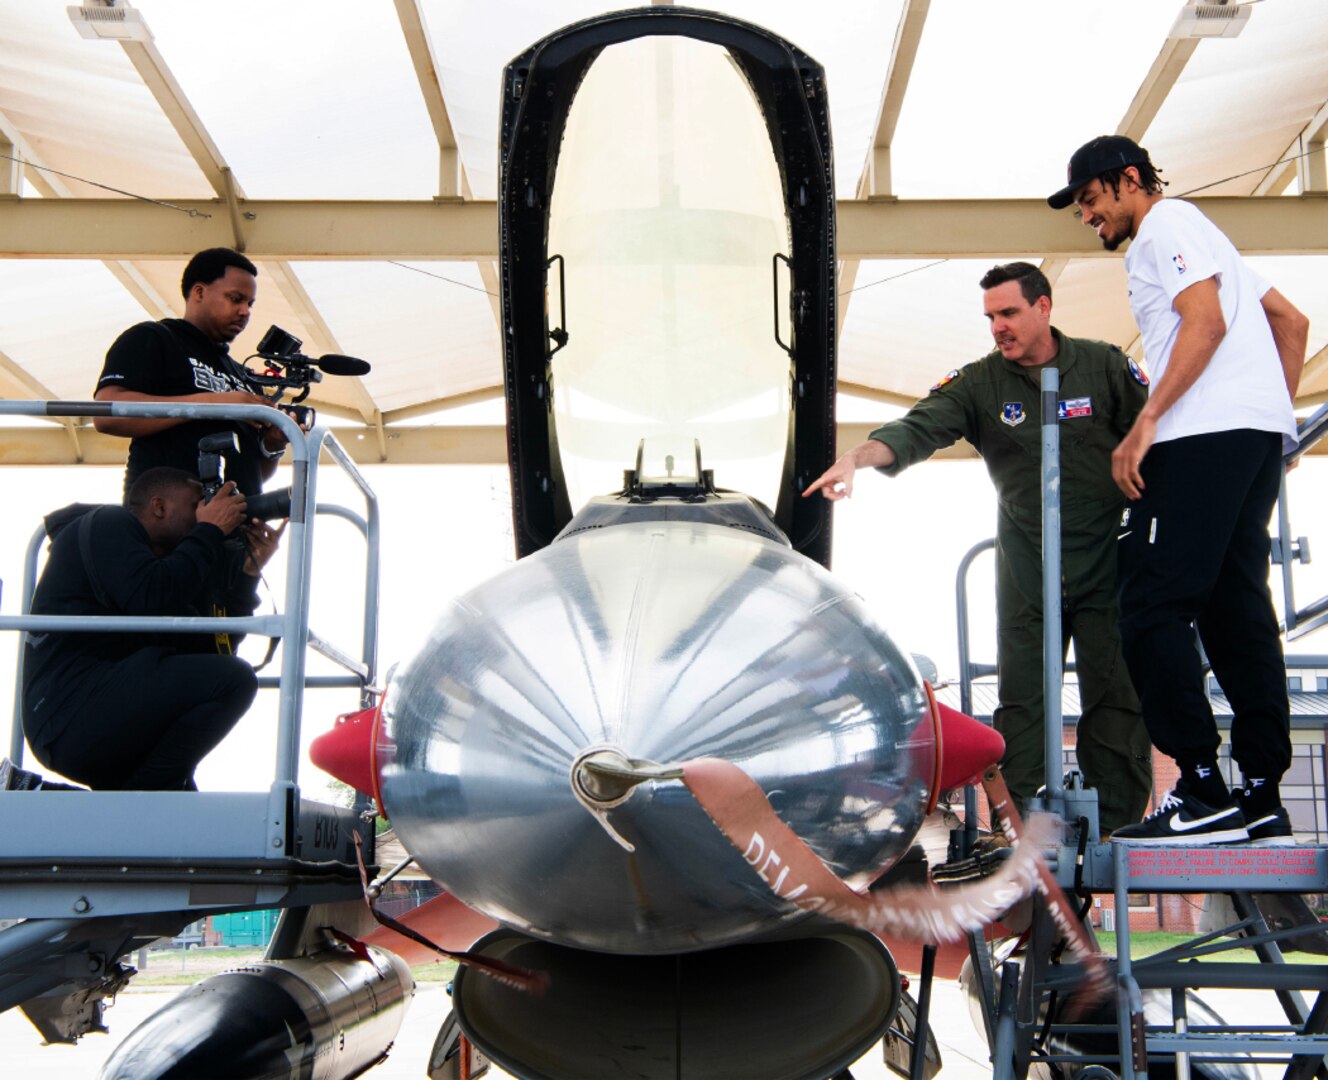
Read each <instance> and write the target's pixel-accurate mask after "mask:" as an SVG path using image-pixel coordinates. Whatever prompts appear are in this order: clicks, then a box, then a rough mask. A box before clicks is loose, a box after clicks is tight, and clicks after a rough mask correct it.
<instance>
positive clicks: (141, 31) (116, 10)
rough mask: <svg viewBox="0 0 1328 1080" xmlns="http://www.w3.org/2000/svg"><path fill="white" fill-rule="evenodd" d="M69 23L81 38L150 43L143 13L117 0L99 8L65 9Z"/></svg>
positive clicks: (111, 0) (85, 6)
mask: <svg viewBox="0 0 1328 1080" xmlns="http://www.w3.org/2000/svg"><path fill="white" fill-rule="evenodd" d="M65 11H66V13H67V14H68V15H69V21H70V22H72V23H73V24H74V29H75V30H77V31H78V32H79V33H80V34H81V35H82V36H83V37H85V38H92V39H94V40H95V39H98V38H100V39H103V40H106V41H151V40H152V31H151V30H149V29H148V24H147V23H146V22H144V21H143V13H142V12H141V11H138V10H136V9H135V8H131V7H127V6H126V5H124V4H123V3H120V2H118V0H106V2H105V3H101V4H84V5H83V6H81V7H67V8H65Z"/></svg>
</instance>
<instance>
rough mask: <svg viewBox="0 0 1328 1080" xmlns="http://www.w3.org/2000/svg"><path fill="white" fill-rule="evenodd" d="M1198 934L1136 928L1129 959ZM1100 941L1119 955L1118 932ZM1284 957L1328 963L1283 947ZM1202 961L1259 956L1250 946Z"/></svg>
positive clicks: (1105, 949) (1110, 953) (1251, 961)
mask: <svg viewBox="0 0 1328 1080" xmlns="http://www.w3.org/2000/svg"><path fill="white" fill-rule="evenodd" d="M1198 936H1199V935H1198V934H1174V933H1168V932H1166V931H1162V930H1152V931H1145V932H1140V931H1137V930H1136V931H1134V932H1133V933H1131V934H1130V959H1132V960H1139V959H1141V958H1143V957H1145V956H1152V955H1153V954H1154V953H1160V952H1162V951H1163V950H1164V949H1172V948H1175V947H1176V946H1177V945H1184V944H1185V943H1186V942H1188V941H1193V940H1194V939H1195V938H1196V937H1198ZM1097 940H1098V944H1099V945H1100V946H1101V947H1102V951H1103V952H1104V953H1105V954H1106V955H1108V956H1115V955H1116V935H1115V934H1108V933H1104V932H1102V931H1098V932H1097ZM1231 940H1233V939H1231V938H1220V939H1219V941H1221V942H1229V941H1231ZM1283 956H1285V957H1286V959H1287V960H1288V961H1290V962H1291V963H1295V964H1328V956H1319V955H1318V954H1316V953H1306V952H1292V951H1289V950H1287V949H1285V948H1284V949H1283ZM1200 959H1201V960H1220V961H1223V962H1225V963H1237V964H1241V963H1248V964H1257V963H1258V962H1259V958H1258V957H1257V956H1255V955H1254V950H1253V949H1249V948H1237V949H1227V950H1225V951H1223V952H1220V953H1211V954H1209V955H1207V956H1204V957H1201V958H1200Z"/></svg>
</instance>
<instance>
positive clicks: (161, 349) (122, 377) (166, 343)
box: [97, 319, 265, 495]
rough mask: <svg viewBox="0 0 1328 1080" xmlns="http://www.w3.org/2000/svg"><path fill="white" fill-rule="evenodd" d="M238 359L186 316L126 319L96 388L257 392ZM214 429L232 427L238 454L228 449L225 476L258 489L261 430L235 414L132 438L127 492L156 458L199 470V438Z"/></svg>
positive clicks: (168, 393)
mask: <svg viewBox="0 0 1328 1080" xmlns="http://www.w3.org/2000/svg"><path fill="white" fill-rule="evenodd" d="M246 376H247V373H246V371H245V369H244V367H243V366H242V365H241V364H238V363H236V362H235V361H234V360H232V359H231V357H230V354H229V353H228V352H227V350H226V347H225V346H224V345H217V344H215V343H214V342H212V341H209V340H208V339H207V337H205V336H204V335H203V333H202V332H201V331H200V330H198V328H197V327H195V326H194V325H193V324H192V323H189V322H186V321H185V320H184V319H163V320H162V321H161V322H155V323H154V322H143V323H138V324H137V325H135V326H131V327H130V328H129V329H128V330H126V331H125V332H124V333H123V334H121V335H120V336H119V337H118V338H116V339H115V344H113V345H112V346H111V347H110V349H109V350H108V351H107V353H106V363H105V365H104V366H103V367H102V371H101V378H99V379H98V380H97V389H98V390H101V389H102V388H103V387H106V386H118V387H120V388H121V389H124V390H132V391H135V392H136V393H140V394H156V395H159V396H161V397H178V396H182V395H185V394H198V393H224V392H226V391H229V390H247V391H249V392H251V393H254V392H257V390H258V388H257V387H256V386H255V385H254V384H253V383H251V382H250V381H249V380H248V378H247V377H246ZM217 431H234V432H235V433H236V436H237V437H238V439H239V443H240V453H239V454H238V455H234V454H227V455H226V466H225V472H224V478H225V479H227V480H234V481H235V485H236V487H238V488H239V489H240V490H241V491H242V492H244V493H245V494H246V495H256V494H258V492H260V491H262V489H263V473H262V469H263V463H264V460H265V458H264V455H263V451H262V446H261V444H260V442H259V434H258V432H257V431H256V430H255V429H254V428H252V427H250V426H249V425H248V424H245V423H242V422H239V421H225V420H193V421H190V422H189V423H187V424H177V425H176V426H175V427H171V428H167V429H166V430H165V431H161V432H158V433H157V434H156V435H144V436H140V437H138V438H135V439H132V440H130V443H129V463H128V466H127V468H126V469H125V485H124V486H125V491H126V492H127V491H128V490H129V488H130V485H132V484H133V482H134V481H135V480H136V479H137V478H138V477H139V476H140V475H142V474H143V473H144V472H146V471H147V470H148V469H152V468H155V467H157V466H159V465H169V466H171V467H172V468H176V469H184V470H185V471H186V472H189V473H192V474H194V475H197V474H198V440H199V439H202V438H203V437H205V436H207V435H211V434H213V433H214V432H217Z"/></svg>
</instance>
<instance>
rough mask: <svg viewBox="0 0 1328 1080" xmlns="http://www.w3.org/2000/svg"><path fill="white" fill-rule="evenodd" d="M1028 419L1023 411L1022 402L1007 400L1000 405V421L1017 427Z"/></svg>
mask: <svg viewBox="0 0 1328 1080" xmlns="http://www.w3.org/2000/svg"><path fill="white" fill-rule="evenodd" d="M1027 419H1028V416H1027V414H1025V412H1024V403H1023V402H1022V401H1007V402H1006V403H1005V404H1004V405H1002V406H1001V423H1002V424H1009V425H1010V427H1018V426H1019V425H1020V424H1022V423H1023V422H1024V421H1025V420H1027Z"/></svg>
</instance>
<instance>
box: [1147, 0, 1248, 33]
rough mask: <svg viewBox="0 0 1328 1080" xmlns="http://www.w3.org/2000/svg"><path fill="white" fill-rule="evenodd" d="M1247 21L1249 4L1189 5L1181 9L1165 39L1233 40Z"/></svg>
mask: <svg viewBox="0 0 1328 1080" xmlns="http://www.w3.org/2000/svg"><path fill="white" fill-rule="evenodd" d="M1249 21H1250V5H1249V4H1226V3H1207V4H1205V3H1201V2H1200V3H1189V4H1186V5H1185V6H1184V7H1183V8H1181V12H1180V14H1179V15H1177V16H1176V22H1175V25H1174V26H1172V28H1171V32H1170V33H1169V34H1168V35H1167V37H1169V38H1176V39H1184V38H1233V37H1238V36H1239V35H1240V32H1241V31H1242V30H1244V29H1245V24H1246V23H1248V22H1249Z"/></svg>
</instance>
